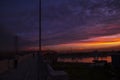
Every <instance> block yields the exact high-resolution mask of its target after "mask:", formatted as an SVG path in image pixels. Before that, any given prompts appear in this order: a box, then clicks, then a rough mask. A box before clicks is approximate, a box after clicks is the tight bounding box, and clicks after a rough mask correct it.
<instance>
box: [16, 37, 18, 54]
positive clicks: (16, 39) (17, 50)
mask: <svg viewBox="0 0 120 80" xmlns="http://www.w3.org/2000/svg"><path fill="white" fill-rule="evenodd" d="M15 54H16V55H17V54H18V36H15Z"/></svg>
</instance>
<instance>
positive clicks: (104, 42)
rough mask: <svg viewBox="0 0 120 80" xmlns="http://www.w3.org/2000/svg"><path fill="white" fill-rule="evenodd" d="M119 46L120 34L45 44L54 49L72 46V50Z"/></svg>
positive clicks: (64, 48)
mask: <svg viewBox="0 0 120 80" xmlns="http://www.w3.org/2000/svg"><path fill="white" fill-rule="evenodd" d="M115 46H120V34H116V35H111V36H101V37H93V38H90V39H86V40H81V41H78V42H74V43H69V44H59V45H54V46H45V47H44V48H47V49H55V50H67V49H70V48H72V49H73V50H74V49H76V50H85V49H99V48H109V47H115Z"/></svg>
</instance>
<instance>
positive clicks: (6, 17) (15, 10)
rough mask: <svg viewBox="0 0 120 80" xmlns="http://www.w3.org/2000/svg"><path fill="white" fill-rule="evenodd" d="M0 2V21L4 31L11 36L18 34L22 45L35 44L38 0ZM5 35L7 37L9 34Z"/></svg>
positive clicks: (7, 0)
mask: <svg viewBox="0 0 120 80" xmlns="http://www.w3.org/2000/svg"><path fill="white" fill-rule="evenodd" d="M0 4H1V5H0V10H1V13H0V23H2V25H4V28H5V32H6V33H7V32H10V33H12V36H14V35H18V36H19V37H20V38H21V42H22V44H23V45H22V46H29V47H30V45H31V46H32V45H37V44H38V39H39V37H38V33H39V0H1V1H0ZM0 28H1V26H0ZM6 30H7V31H6ZM1 33H2V32H1ZM3 34H5V33H3ZM6 37H9V34H7V36H6ZM28 37H29V38H28ZM34 38H35V39H34ZM2 39H4V38H2ZM24 39H25V40H26V41H24ZM27 40H28V42H27ZM1 42H2V41H1ZM29 44H30V45H29Z"/></svg>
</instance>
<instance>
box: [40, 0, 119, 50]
mask: <svg viewBox="0 0 120 80" xmlns="http://www.w3.org/2000/svg"><path fill="white" fill-rule="evenodd" d="M41 32H42V34H41V39H42V40H41V43H42V49H52V50H70V49H71V48H72V49H73V50H88V49H91V50H94V49H98V50H99V49H105V48H106V49H110V50H114V49H118V50H120V0H41Z"/></svg>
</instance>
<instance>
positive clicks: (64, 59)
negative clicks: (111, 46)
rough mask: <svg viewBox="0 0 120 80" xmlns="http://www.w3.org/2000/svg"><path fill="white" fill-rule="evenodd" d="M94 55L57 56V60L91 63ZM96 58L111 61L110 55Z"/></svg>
mask: <svg viewBox="0 0 120 80" xmlns="http://www.w3.org/2000/svg"><path fill="white" fill-rule="evenodd" d="M95 59H96V58H95V57H82V58H58V59H57V61H58V62H78V63H93V60H95ZM97 60H99V61H101V60H105V61H107V62H108V63H111V61H112V60H111V56H106V57H97Z"/></svg>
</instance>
